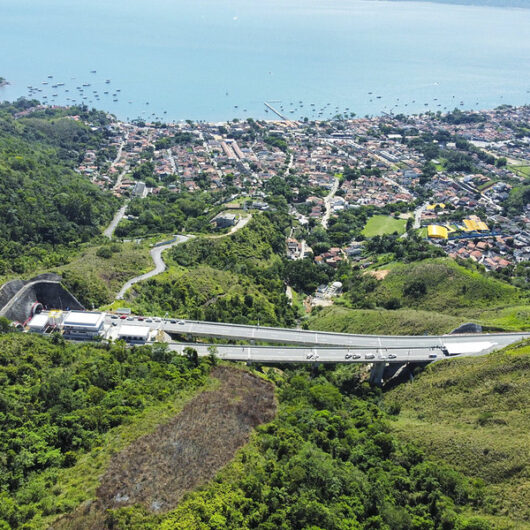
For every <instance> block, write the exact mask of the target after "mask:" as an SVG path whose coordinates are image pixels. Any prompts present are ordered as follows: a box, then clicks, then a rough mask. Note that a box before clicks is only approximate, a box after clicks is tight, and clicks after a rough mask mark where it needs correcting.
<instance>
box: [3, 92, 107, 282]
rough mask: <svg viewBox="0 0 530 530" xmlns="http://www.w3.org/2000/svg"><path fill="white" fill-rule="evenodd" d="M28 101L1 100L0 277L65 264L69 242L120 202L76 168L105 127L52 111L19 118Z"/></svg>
mask: <svg viewBox="0 0 530 530" xmlns="http://www.w3.org/2000/svg"><path fill="white" fill-rule="evenodd" d="M30 105H31V103H30V102H23V101H20V102H17V103H13V104H8V103H4V104H1V105H0V226H2V231H1V232H0V275H7V274H11V273H17V274H21V273H24V272H26V271H31V270H34V269H35V268H37V267H53V266H55V265H57V264H60V263H64V262H65V261H66V260H67V258H68V254H69V252H71V249H72V247H74V246H75V245H78V244H79V243H82V242H86V241H88V240H90V239H92V238H93V237H94V236H96V235H98V234H99V232H100V227H101V226H102V225H104V224H106V223H107V222H108V221H109V220H110V219H111V218H112V214H113V211H114V209H115V207H116V206H117V199H115V198H114V197H112V196H111V195H110V194H106V193H103V192H102V191H100V190H99V188H97V187H96V186H95V185H93V184H92V183H91V182H90V181H89V180H88V179H87V178H85V177H83V176H81V175H79V174H77V173H75V172H74V170H73V169H74V168H75V167H76V165H77V163H78V160H79V157H80V155H81V154H82V153H83V152H84V151H85V150H86V149H87V148H89V147H91V146H93V145H95V144H101V142H102V140H103V138H104V132H103V129H99V130H98V131H95V130H92V129H91V128H89V127H88V126H86V125H84V124H83V123H81V122H77V121H74V120H72V119H68V117H67V116H66V111H53V110H51V109H50V110H49V111H41V112H40V113H37V114H36V115H35V116H34V117H32V118H20V119H15V114H16V113H17V112H20V111H22V110H24V108H25V107H26V106H30ZM78 110H80V109H78ZM86 117H87V118H94V119H99V118H100V117H101V116H100V115H99V114H98V113H94V114H93V115H91V114H87V116H86Z"/></svg>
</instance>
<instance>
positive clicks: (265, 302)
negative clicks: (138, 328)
mask: <svg viewBox="0 0 530 530" xmlns="http://www.w3.org/2000/svg"><path fill="white" fill-rule="evenodd" d="M134 289H135V290H136V292H137V293H138V294H137V296H135V295H134V294H133V295H132V296H131V298H130V302H131V305H132V307H133V310H134V311H135V312H136V313H137V314H159V315H164V313H165V312H166V311H167V312H168V313H169V314H170V315H171V316H175V317H181V318H196V319H201V320H209V321H220V322H223V321H231V322H236V323H247V322H249V321H250V322H252V321H256V322H257V321H258V319H260V322H262V323H275V322H278V321H281V319H282V316H281V314H277V313H276V305H281V302H280V301H277V300H276V299H275V297H274V296H273V294H272V293H268V292H266V291H265V290H264V289H263V288H262V287H260V286H259V285H258V284H256V283H255V282H253V281H252V279H251V278H249V277H248V276H245V275H242V274H237V273H234V272H230V271H224V270H218V269H215V268H213V267H209V266H207V265H198V266H197V267H195V268H193V269H182V268H172V269H171V270H170V271H169V272H167V273H165V274H162V275H160V276H157V277H156V278H153V279H151V280H148V281H146V282H144V283H143V284H142V285H141V286H138V287H135V288H134ZM275 302H277V304H276V303H275Z"/></svg>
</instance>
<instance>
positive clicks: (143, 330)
mask: <svg viewBox="0 0 530 530" xmlns="http://www.w3.org/2000/svg"><path fill="white" fill-rule="evenodd" d="M150 332H151V328H150V327H149V326H130V325H127V324H124V325H122V326H120V327H119V328H118V333H117V336H118V339H121V340H124V341H125V342H136V343H141V344H143V343H144V342H147V341H148V340H149V334H150Z"/></svg>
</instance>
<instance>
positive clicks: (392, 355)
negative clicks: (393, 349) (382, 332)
mask: <svg viewBox="0 0 530 530" xmlns="http://www.w3.org/2000/svg"><path fill="white" fill-rule="evenodd" d="M396 357H397V355H396V354H395V353H389V354H388V358H389V359H395V358H396Z"/></svg>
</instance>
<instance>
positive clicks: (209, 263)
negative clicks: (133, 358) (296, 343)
mask: <svg viewBox="0 0 530 530" xmlns="http://www.w3.org/2000/svg"><path fill="white" fill-rule="evenodd" d="M278 219H279V220H280V221H279V222H280V224H279V225H278V224H277V223H278ZM282 222H283V221H282V216H281V215H279V214H276V215H275V216H274V217H273V216H268V215H256V216H254V217H253V219H252V220H251V221H250V222H249V223H248V224H247V226H245V227H244V228H242V229H241V230H239V231H238V232H236V233H234V234H233V235H230V236H226V237H220V238H206V237H203V238H199V237H198V238H196V239H193V240H191V241H188V242H187V243H185V244H182V245H178V246H176V247H174V248H173V249H172V250H171V251H168V252H167V253H166V255H165V258H166V260H167V263H168V264H169V269H168V271H167V272H166V273H165V274H162V275H160V276H158V277H156V278H153V279H151V280H148V281H146V282H142V283H140V284H137V285H135V286H134V287H133V288H132V289H131V290H130V291H129V292H128V294H127V300H126V301H127V302H128V303H129V305H131V306H132V307H133V308H134V310H135V311H138V312H144V313H148V314H149V313H150V314H152V313H158V314H162V315H163V314H164V313H165V312H166V311H167V312H168V313H169V315H171V316H178V317H190V318H195V319H201V320H203V319H206V320H210V321H228V322H237V323H241V324H247V323H258V322H259V323H261V324H264V325H286V326H292V325H294V324H295V321H296V310H295V309H294V308H293V307H292V306H291V305H290V304H289V301H288V299H287V297H286V296H285V283H284V281H283V279H282V275H281V271H282V260H281V258H280V255H281V254H283V252H284V237H283V235H282V231H281V230H282V229H283V225H282V224H281V223H282Z"/></svg>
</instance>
